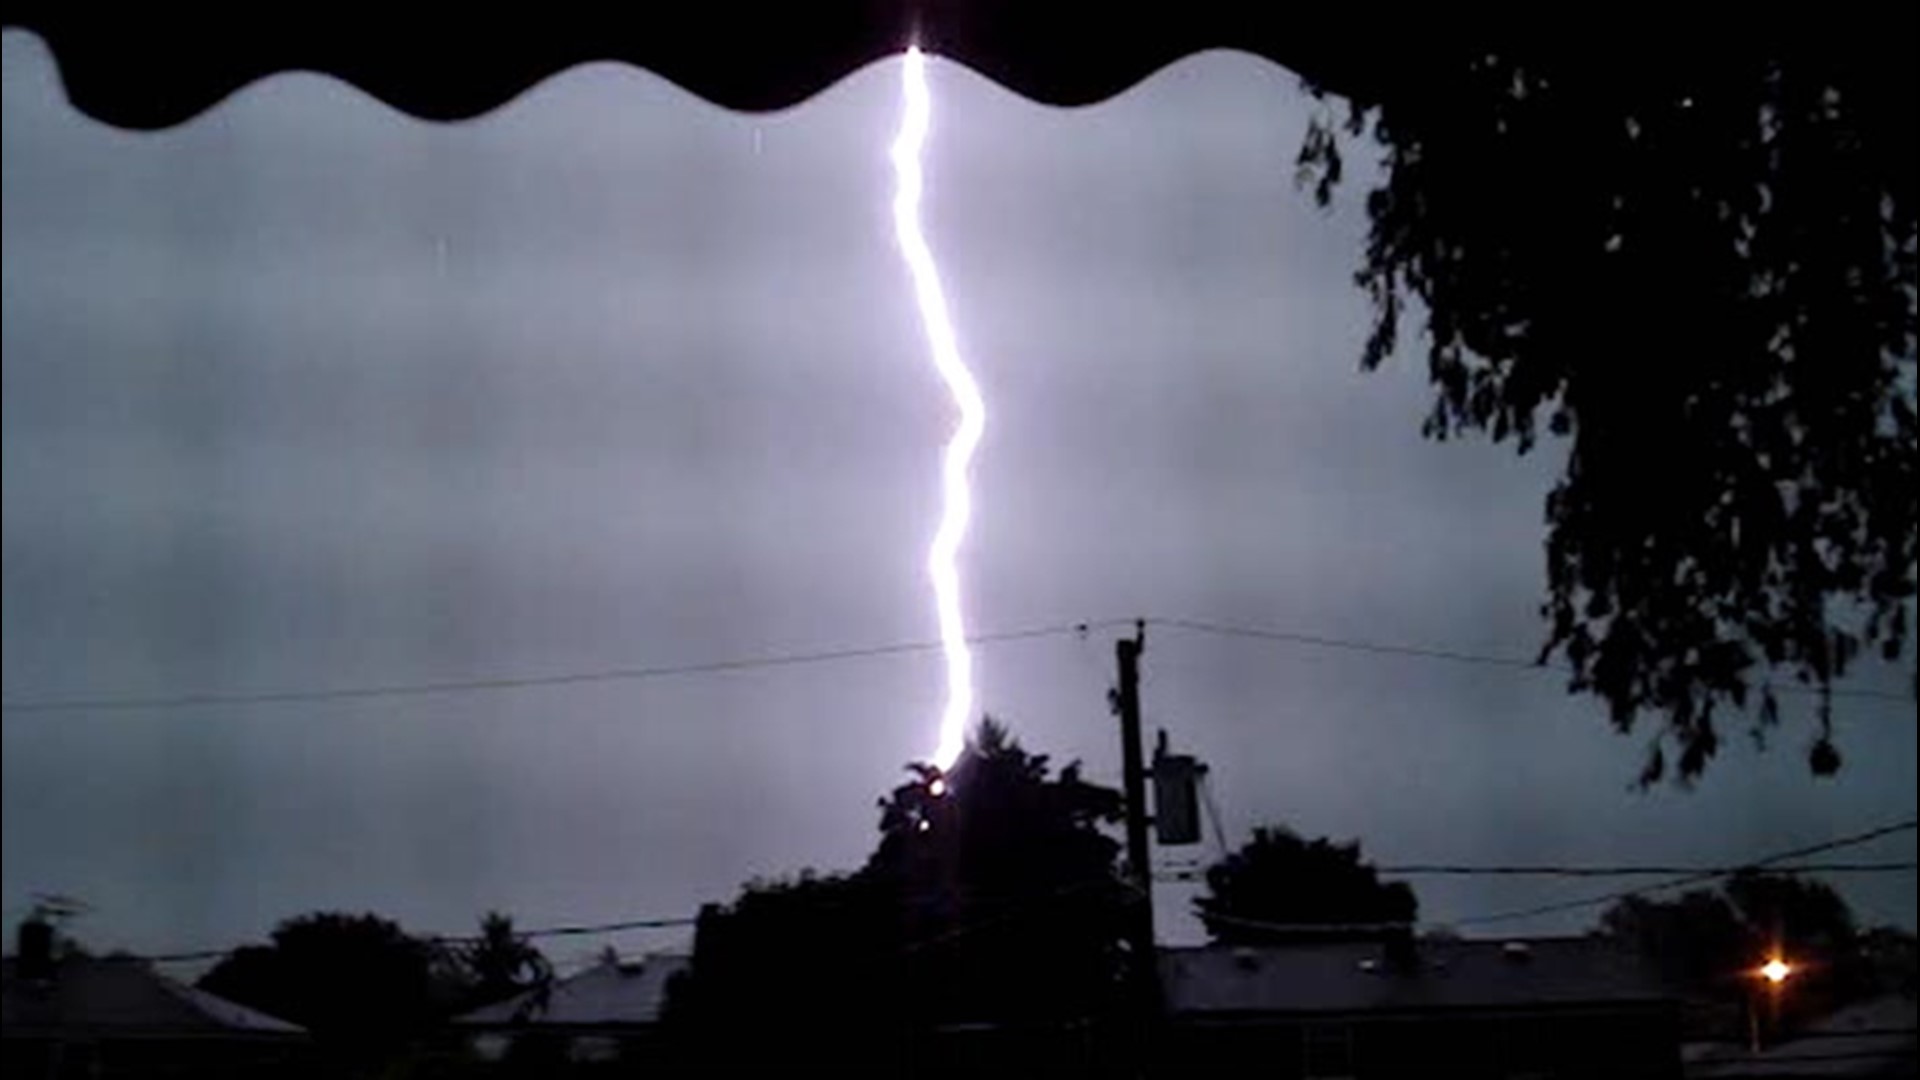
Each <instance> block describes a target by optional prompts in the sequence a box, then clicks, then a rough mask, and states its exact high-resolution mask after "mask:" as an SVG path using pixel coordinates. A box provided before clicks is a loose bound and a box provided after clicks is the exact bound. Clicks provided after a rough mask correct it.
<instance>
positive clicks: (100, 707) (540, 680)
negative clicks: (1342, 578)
mask: <svg viewBox="0 0 1920 1080" xmlns="http://www.w3.org/2000/svg"><path fill="white" fill-rule="evenodd" d="M1133 621H1134V620H1131V619H1099V620H1091V621H1086V622H1075V623H1063V624H1059V625H1055V626H1043V627H1035V628H1032V629H1026V630H1011V631H1005V632H1001V633H990V634H974V635H972V636H970V637H968V638H967V641H968V643H970V644H975V645H990V644H994V643H997V642H1006V641H1020V640H1025V639H1030V638H1039V637H1052V636H1058V635H1065V634H1075V635H1080V636H1084V635H1086V634H1088V633H1090V632H1092V631H1094V630H1104V629H1109V628H1113V627H1120V626H1129V625H1132V623H1133ZM1144 621H1145V622H1148V623H1152V624H1157V625H1159V626H1164V627H1168V628H1170V629H1177V630H1188V631H1192V632H1195V633H1203V634H1213V635H1216V636H1222V637H1237V638H1247V639H1253V640H1263V641H1273V642H1279V643H1284V644H1292V645H1306V646H1310V647H1314V648H1324V649H1340V650H1343V651H1348V652H1359V653H1371V654H1377V655H1388V656H1410V657H1419V658H1423V659H1428V660H1446V661H1450V662H1455V663H1466V664H1478V665H1482V666H1488V667H1499V668H1507V669H1512V670H1522V671H1533V672H1550V671H1564V670H1565V669H1564V668H1560V667H1557V666H1550V665H1541V664H1536V663H1534V662H1533V661H1531V660H1523V659H1520V658H1518V657H1512V656H1490V655H1483V654H1479V653H1469V652H1461V651H1458V650H1453V649H1437V648H1427V647H1425V646H1416V645H1396V644H1390V643H1383V642H1377V641H1361V640H1356V639H1349V638H1337V637H1330V636H1327V635H1323V634H1306V633H1295V632H1293V631H1286V630H1272V629H1266V628H1262V627H1251V626H1234V625H1229V624H1226V623H1215V622H1205V621H1201V620H1195V619H1173V618H1152V619H1146V620H1144ZM941 648H942V645H941V643H940V642H938V641H904V642H893V643H889V644H883V645H869V646H861V647H853V648H846V649H828V650H822V651H819V652H801V653H782V654H774V655H770V656H757V657H741V658H735V659H730V660H715V661H709V662H704V663H693V664H675V665H662V666H658V667H634V668H608V669H602V670H595V671H578V672H562V673H558V674H554V675H531V676H524V677H504V678H487V679H467V680H448V681H444V682H423V683H395V684H389V685H376V686H354V687H320V688H308V689H286V690H268V691H260V692H239V693H195V694H181V695H175V696H151V697H140V696H127V697H104V696H103V697H92V698H53V699H45V700H40V701H10V702H0V711H5V712H8V713H17V714H29V713H56V712H106V711H138V710H149V709H178V708H195V707H214V706H225V705H272V704H283V703H300V702H327V701H349V700H356V699H361V698H386V697H425V696H431V695H439V694H464V693H479V692H486V691H496V690H524V689H536V688H540V687H552V686H569V685H576V684H582V683H600V682H624V681H632V680H642V679H656V678H675V677H684V676H691V675H712V674H726V673H730V672H741V671H752V670H756V669H761V668H776V667H798V666H802V665H809V664H823V663H833V662H837V661H843V660H859V659H867V658H870V657H885V656H899V655H905V654H911V653H922V652H935V651H939V650H940V649H941ZM1773 689H1774V691H1775V692H1776V693H1802V694H1818V693H1820V691H1819V690H1818V689H1817V688H1814V687H1805V686H1798V685H1786V686H1776V687H1774V688H1773ZM1832 696H1833V697H1835V698H1852V699H1859V700H1868V701H1887V702H1900V703H1903V704H1906V703H1911V701H1912V700H1913V699H1912V697H1911V696H1910V695H1907V694H1903V693H1899V692H1896V691H1890V690H1874V689H1870V688H1846V687H1835V688H1833V690H1832Z"/></svg>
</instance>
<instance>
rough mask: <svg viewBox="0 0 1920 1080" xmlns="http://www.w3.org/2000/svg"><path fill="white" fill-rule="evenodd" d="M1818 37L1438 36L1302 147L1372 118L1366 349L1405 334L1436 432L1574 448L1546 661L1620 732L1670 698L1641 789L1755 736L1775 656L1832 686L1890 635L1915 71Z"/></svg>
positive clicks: (1905, 359) (1552, 500) (1900, 642)
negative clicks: (1556, 440)
mask: <svg viewBox="0 0 1920 1080" xmlns="http://www.w3.org/2000/svg"><path fill="white" fill-rule="evenodd" d="M1896 21H1897V22H1899V23H1901V24H1903V25H1905V26H1906V27H1907V33H1906V34H1904V35H1900V32H1899V31H1898V30H1896V29H1895V28H1894V27H1893V26H1892V25H1891V24H1890V25H1889V26H1888V27H1887V28H1886V33H1888V34H1896V35H1899V36H1900V40H1902V41H1906V42H1908V43H1909V45H1910V41H1911V36H1910V34H1911V21H1912V20H1911V17H1910V15H1902V16H1900V17H1899V18H1898V19H1897V20H1896ZM1660 32H1661V31H1660V30H1659V29H1658V28H1657V27H1654V26H1649V27H1648V28H1647V31H1646V33H1648V34H1655V33H1660ZM1728 32H1729V34H1731V35H1733V36H1735V37H1738V35H1737V34H1736V33H1734V31H1732V28H1730V27H1729V28H1728ZM1854 36H1855V37H1862V38H1864V37H1871V36H1873V35H1872V34H1871V33H1868V34H1865V35H1861V34H1856V35H1854ZM1829 37H1830V35H1829V36H1822V35H1819V34H1810V35H1807V42H1808V43H1804V44H1803V43H1799V42H1796V41H1795V40H1794V39H1793V35H1785V34H1771V35H1769V36H1767V37H1764V38H1755V39H1753V40H1751V41H1748V40H1744V39H1742V40H1729V41H1726V42H1722V43H1720V44H1719V45H1716V46H1714V47H1712V48H1705V47H1685V46H1675V47H1672V48H1665V49H1662V48H1658V47H1653V46H1651V45H1646V46H1643V47H1640V48H1637V49H1636V50H1635V51H1634V52H1633V54H1632V59H1631V62H1630V63H1628V62H1624V61H1623V58H1622V56H1621V54H1620V53H1618V52H1616V51H1614V50H1610V49H1600V48H1594V49H1585V50H1580V49H1570V48H1561V49H1544V48H1534V49H1531V50H1529V49H1523V48H1515V49H1504V48H1498V49H1488V50H1485V51H1484V53H1483V54H1480V55H1477V56H1473V57H1471V58H1468V59H1463V58H1461V57H1460V55H1459V54H1458V53H1456V52H1451V51H1449V52H1446V53H1444V54H1438V55H1436V56H1435V57H1433V58H1432V60H1431V61H1430V63H1429V64H1428V65H1426V66H1424V67H1421V68H1420V69H1419V70H1415V71H1412V72H1409V73H1407V74H1406V76H1405V77H1404V78H1400V79H1398V80H1396V85H1399V86H1405V85H1411V84H1417V85H1418V86H1419V88H1420V92H1419V93H1417V94H1410V93H1399V92H1395V93H1391V94H1388V95H1386V96H1385V97H1384V98H1382V99H1379V100H1378V101H1376V100H1373V99H1369V98H1367V97H1366V96H1364V95H1363V96H1361V97H1360V98H1357V99H1355V102H1354V105H1353V107H1352V109H1351V111H1350V112H1349V113H1348V114H1347V116H1346V117H1345V118H1344V122H1341V121H1338V120H1336V119H1335V118H1331V117H1323V118H1322V119H1321V120H1320V121H1319V122H1318V123H1316V124H1314V125H1313V126H1312V128H1311V129H1310V131H1309V134H1308V136H1307V138H1306V140H1305V143H1304V145H1303V146H1302V148H1301V152H1300V166H1301V179H1302V181H1303V182H1304V183H1307V184H1310V185H1312V186H1313V187H1314V189H1315V192H1316V194H1317V196H1318V197H1319V198H1320V200H1321V201H1322V202H1325V201H1326V200H1327V199H1328V198H1329V197H1330V196H1331V193H1332V191H1333V189H1334V187H1335V186H1336V185H1337V183H1338V182H1339V180H1340V177H1341V167H1342V153H1343V152H1344V151H1350V150H1352V149H1353V148H1354V147H1355V146H1356V145H1357V143H1358V139H1359V136H1361V135H1362V134H1364V133H1368V132H1371V134H1372V135H1373V136H1374V137H1375V138H1376V139H1377V140H1378V142H1379V144H1380V145H1381V146H1382V147H1383V148H1384V178H1383V181H1382V183H1381V185H1380V186H1379V187H1378V188H1377V189H1376V190H1374V191H1372V192H1371V193H1369V195H1368V196H1367V212H1368V215H1369V218H1370V220H1371V232H1370V235H1369V238H1368V242H1367V247H1366V252H1365V256H1364V258H1363V260H1362V265H1361V269H1360V270H1359V272H1358V274H1357V275H1356V276H1357V281H1358V283H1359V284H1360V285H1361V287H1362V288H1364V289H1365V290H1366V292H1367V294H1368V295H1369V296H1370V297H1371V299H1372V303H1373V309H1374V325H1373V330H1372V333H1371V335H1370V337H1369V338H1368V340H1367V342H1366V345H1365V348H1364V350H1363V352H1362V362H1363V364H1364V365H1365V366H1366V367H1368V368H1372V367H1374V366H1376V365H1378V364H1380V363H1381V362H1382V361H1383V360H1384V359H1385V358H1386V357H1387V356H1388V355H1389V353H1390V352H1392V350H1393V349H1394V348H1395V346H1396V344H1397V343H1398V342H1399V341H1400V340H1401V338H1402V335H1403V332H1404V326H1403V321H1404V319H1405V318H1407V317H1409V316H1413V317H1417V318H1420V319H1421V320H1422V321H1423V323H1424V330H1425V333H1424V334H1423V335H1422V336H1421V339H1420V340H1421V345H1422V347H1423V348H1424V351H1425V353H1426V360H1427V366H1428V371H1429V373H1430V377H1431V380H1432V384H1433V387H1434V391H1435V394H1434V403H1433V407H1432V410H1431V412H1430V413H1429V414H1428V416H1427V420H1426V431H1427V433H1428V434H1429V435H1431V436H1432V437H1435V438H1441V439H1444V438H1448V437H1450V436H1454V435H1457V434H1463V433H1475V434H1484V435H1487V436H1488V437H1490V438H1491V439H1493V440H1494V441H1496V442H1499V441H1504V440H1508V439H1512V440H1513V441H1514V442H1515V444H1516V445H1517V446H1518V448H1519V449H1520V450H1522V451H1525V450H1526V449H1528V448H1529V447H1530V446H1532V445H1533V442H1534V439H1535V437H1536V435H1537V434H1538V432H1539V429H1540V428H1541V427H1542V426H1544V427H1545V428H1546V430H1547V431H1548V432H1550V433H1552V434H1554V435H1559V436H1565V437H1567V438H1568V439H1569V440H1570V444H1569V445H1568V447H1567V458H1566V466H1565V470H1564V472H1563V473H1562V475H1561V476H1560V478H1559V481H1558V482H1557V484H1556V485H1555V486H1554V488H1553V490H1552V492H1551V494H1550V495H1549V496H1548V498H1547V502H1546V520H1547V526H1548V537H1547V545H1546V549H1547V552H1546V553H1547V600H1546V603H1545V605H1544V609H1543V614H1545V615H1546V616H1547V618H1548V619H1549V621H1550V630H1549V633H1548V636H1547V640H1546V643H1545V646H1544V648H1543V650H1542V658H1543V659H1545V658H1546V657H1548V656H1554V655H1558V656H1561V657H1564V658H1565V660H1566V661H1567V662H1569V663H1570V664H1571V666H1572V668H1573V671H1574V674H1573V678H1572V684H1571V689H1573V690H1574V691H1576V692H1588V693H1593V694H1596V695H1598V696H1600V697H1601V698H1603V699H1604V700H1605V701H1606V702H1607V704H1608V706H1609V708H1610V711H1611V713H1612V718H1613V722H1614V724H1615V725H1616V726H1617V727H1618V728H1620V729H1621V730H1623V731H1625V730H1628V729H1631V728H1632V727H1633V726H1634V722H1635V719H1636V717H1637V716H1638V715H1639V714H1640V713H1642V712H1652V713H1657V714H1660V715H1662V716H1663V717H1664V720H1665V722H1664V726H1663V727H1662V729H1661V730H1660V732H1659V733H1658V734H1657V735H1656V737H1655V738H1654V739H1653V740H1652V742H1651V744H1650V746H1649V751H1648V758H1647V763H1646V767H1645V769H1644V771H1643V774H1642V779H1643V781H1644V782H1652V781H1654V780H1657V779H1658V778H1660V777H1661V776H1662V775H1664V774H1665V773H1666V772H1667V770H1668V757H1667V749H1668V747H1669V746H1671V747H1672V748H1673V749H1674V750H1676V751H1677V761H1676V762H1675V764H1677V773H1678V775H1679V776H1680V777H1682V778H1690V777H1693V776H1696V775H1698V774H1699V773H1700V772H1701V771H1702V770H1703V769H1704V768H1705V767H1706V765H1707V763H1708V761H1709V759H1711V758H1712V756H1713V754H1714V752H1715V750H1716V748H1717V746H1718V742H1719V728H1718V725H1717V723H1716V718H1717V717H1718V716H1719V715H1720V714H1721V713H1722V712H1723V711H1724V710H1725V709H1727V708H1729V707H1732V708H1735V709H1741V708H1744V707H1746V706H1747V705H1748V703H1749V700H1750V697H1753V696H1757V698H1758V705H1759V708H1758V710H1757V717H1758V719H1757V720H1756V721H1755V723H1756V725H1767V724H1771V723H1772V722H1773V721H1774V719H1775V716H1776V706H1775V702H1774V697H1773V692H1772V689H1771V685H1770V680H1771V679H1773V678H1774V677H1776V675H1775V673H1776V672H1778V673H1779V674H1783V675H1787V676H1791V677H1792V678H1795V679H1798V680H1800V681H1802V682H1806V683H1809V684H1811V685H1813V686H1815V687H1818V688H1821V689H1822V690H1825V689H1827V688H1830V686H1831V684H1832V682H1833V681H1834V680H1835V679H1837V678H1839V677H1840V676H1841V675H1843V674H1844V673H1845V672H1846V671H1847V670H1848V668H1849V665H1850V664H1851V663H1852V662H1853V661H1854V660H1855V658H1856V657H1857V656H1858V655H1859V654H1860V652H1861V651H1862V650H1863V649H1871V650H1875V651H1877V652H1879V653H1881V654H1882V655H1883V656H1884V657H1886V658H1887V659H1889V660H1894V659H1898V658H1900V657H1901V656H1902V655H1903V654H1904V652H1905V648H1906V643H1907V639H1908V630H1909V628H1908V621H1909V619H1910V618H1911V614H1910V606H1911V601H1912V597H1913V594H1914V587H1915V579H1914V574H1915V541H1914V413H1915V408H1914V384H1915V378H1914V376H1915V371H1914V353H1915V341H1914V333H1915V235H1916V234H1915V217H1914V199H1915V196H1916V175H1915V154H1916V140H1915V134H1914V133H1915V132H1916V131H1920V115H1916V110H1917V109H1920V84H1917V83H1916V78H1915V70H1916V68H1915V65H1914V64H1913V63H1912V62H1911V61H1910V60H1894V59H1892V55H1891V54H1890V53H1887V50H1886V47H1884V45H1878V46H1876V45H1874V44H1873V43H1872V42H1869V41H1864V40H1862V41H1856V42H1854V43H1853V45H1852V46H1849V47H1845V48H1842V47H1838V46H1837V45H1836V44H1835V43H1834V42H1833V41H1831V40H1829ZM1688 40H1693V41H1695V42H1696V45H1697V44H1699V41H1700V39H1688ZM1909 45H1902V46H1900V48H1902V49H1905V48H1908V47H1909ZM1863 48H1866V49H1868V50H1869V51H1870V52H1872V54H1873V55H1871V56H1867V55H1864V54H1863V53H1862V52H1861V49H1863ZM1376 106H1377V107H1376ZM1820 715H1821V721H1820V730H1819V732H1818V734H1817V736H1816V737H1815V740H1814V742H1813V746H1812V750H1811V752H1810V759H1809V760H1810V763H1811V765H1812V767H1813V769H1814V771H1816V772H1818V773H1822V774H1825V773H1831V772H1833V771H1834V770H1836V769H1837V768H1838V767H1839V764H1840V758H1839V754H1838V751H1837V750H1836V749H1835V747H1834V745H1833V742H1832V739H1831V735H1832V731H1831V716H1830V709H1829V707H1828V699H1827V698H1826V697H1825V696H1824V695H1823V697H1822V708H1821V713H1820Z"/></svg>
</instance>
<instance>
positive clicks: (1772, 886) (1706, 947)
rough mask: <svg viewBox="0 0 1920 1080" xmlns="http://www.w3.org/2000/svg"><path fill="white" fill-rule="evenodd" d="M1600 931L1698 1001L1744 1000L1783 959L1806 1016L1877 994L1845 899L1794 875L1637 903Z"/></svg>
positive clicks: (1613, 914) (1755, 877)
mask: <svg viewBox="0 0 1920 1080" xmlns="http://www.w3.org/2000/svg"><path fill="white" fill-rule="evenodd" d="M1600 932H1601V933H1602V934H1604V935H1606V936H1609V937H1612V938H1614V939H1616V940H1618V941H1620V942H1622V943H1624V944H1626V945H1629V946H1631V947H1633V948H1635V949H1637V950H1638V951H1639V952H1641V953H1642V954H1643V955H1645V956H1646V957H1648V958H1649V959H1650V960H1651V961H1653V962H1654V963H1655V964H1657V965H1658V966H1659V968H1660V969H1661V970H1662V972H1663V973H1664V974H1665V975H1666V977H1667V978H1668V979H1669V980H1670V981H1671V982H1672V983H1673V984H1674V985H1676V986H1678V987H1680V988H1682V989H1684V990H1685V991H1687V992H1689V993H1691V994H1693V995H1694V996H1697V997H1702V998H1718V999H1723V1000H1727V1001H1744V1000H1745V999H1746V998H1747V997H1748V996H1749V995H1750V994H1751V992H1752V990H1753V989H1754V986H1755V978H1756V976H1755V974H1754V973H1755V971H1756V969H1758V967H1759V966H1760V965H1761V964H1762V963H1763V962H1765V961H1766V960H1767V959H1768V958H1769V957H1772V956H1776V955H1778V956H1783V957H1785V958H1787V959H1788V960H1789V961H1790V962H1791V963H1792V964H1793V965H1794V969H1795V974H1794V976H1793V981H1794V992H1793V994H1792V995H1790V997H1791V998H1792V1002H1793V1007H1794V1008H1795V1009H1796V1010H1799V1011H1800V1012H1802V1013H1808V1012H1818V1011H1821V1010H1824V1009H1828V1008H1831V1007H1833V1006H1835V1005H1837V1004H1841V1003H1844V1002H1845V1001H1846V1000H1848V999H1850V998H1854V997H1858V996H1861V995H1863V994H1865V993H1869V992H1872V990H1873V989H1874V979H1873V976H1872V974H1871V972H1870V970H1869V969H1868V965H1866V964H1865V963H1864V962H1863V960H1862V956H1861V950H1860V944H1861V940H1862V939H1861V936H1860V934H1859V932H1858V930H1857V928H1856V927H1855V924H1854V919H1853V914H1852V912H1851V911H1850V910H1848V908H1847V904H1846V901H1845V900H1843V899H1841V897H1840V894H1839V893H1837V892H1835V891H1834V890H1833V889H1832V888H1831V887H1829V886H1827V885H1825V884H1823V883H1821V882H1819V881H1814V880H1811V879H1808V878H1802V877H1797V876H1794V875H1791V874H1765V873H1760V872H1757V871H1745V872H1742V873H1740V874H1737V875H1735V876H1734V877H1733V878H1731V879H1729V880H1728V881H1727V882H1726V884H1725V885H1724V886H1723V887H1722V888H1721V889H1718V890H1706V889H1697V890H1694V891H1691V892H1687V893H1685V894H1683V895H1681V896H1679V897H1676V898H1674V899H1672V900H1666V901H1662V900H1650V899H1647V898H1644V897H1637V896H1636V897H1628V898H1626V899H1623V900H1620V901H1618V902H1616V903H1615V904H1614V905H1613V906H1612V907H1610V908H1608V909H1607V911H1606V912H1605V913H1604V914H1603V915H1602V916H1601V920H1600Z"/></svg>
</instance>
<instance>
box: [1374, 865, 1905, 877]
mask: <svg viewBox="0 0 1920 1080" xmlns="http://www.w3.org/2000/svg"><path fill="white" fill-rule="evenodd" d="M1375 869H1376V870H1378V871H1379V872H1380V873H1382V874H1399V875H1404V876H1413V875H1432V876H1455V877H1472V876H1495V877H1566V878H1598V877H1637V876H1640V875H1642V874H1645V875H1654V874H1715V875H1721V874H1724V875H1729V876H1730V875H1733V874H1737V873H1739V872H1740V871H1742V870H1747V869H1751V867H1748V866H1660V865H1645V866H1543V865H1529V866H1464V865H1451V864H1444V863H1442V864H1426V863H1416V864H1413V865H1409V866H1380V867H1375ZM1772 869H1773V870H1775V871H1776V872H1778V873H1782V874H1897V873H1911V872H1912V871H1914V870H1916V869H1920V863H1916V862H1912V861H1907V862H1864V863H1794V864H1792V865H1790V866H1775V867H1773V868H1772Z"/></svg>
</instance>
